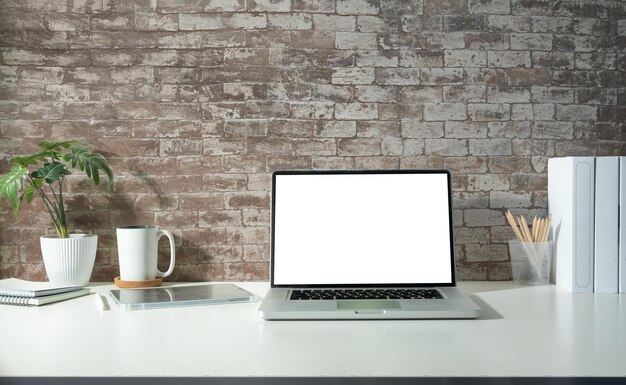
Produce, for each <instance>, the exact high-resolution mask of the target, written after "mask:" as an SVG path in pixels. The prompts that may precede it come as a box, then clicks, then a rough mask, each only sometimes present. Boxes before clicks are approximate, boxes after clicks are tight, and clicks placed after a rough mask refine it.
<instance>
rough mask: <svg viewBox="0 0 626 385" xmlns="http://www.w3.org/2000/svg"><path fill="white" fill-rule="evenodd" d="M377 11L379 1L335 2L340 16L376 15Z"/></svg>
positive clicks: (344, 0)
mask: <svg viewBox="0 0 626 385" xmlns="http://www.w3.org/2000/svg"><path fill="white" fill-rule="evenodd" d="M379 11H380V2H379V0H373V1H368V0H337V13H338V14H340V15H377V14H378V12H379Z"/></svg>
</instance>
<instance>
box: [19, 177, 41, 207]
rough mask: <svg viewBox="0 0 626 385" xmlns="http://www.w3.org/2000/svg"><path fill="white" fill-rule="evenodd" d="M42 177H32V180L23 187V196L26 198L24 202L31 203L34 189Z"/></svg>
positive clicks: (39, 183)
mask: <svg viewBox="0 0 626 385" xmlns="http://www.w3.org/2000/svg"><path fill="white" fill-rule="evenodd" d="M42 184H43V179H33V182H32V183H31V184H29V185H28V186H26V187H25V188H24V195H23V197H24V198H26V202H28V203H31V202H32V201H33V195H34V193H35V191H36V190H37V189H38V188H39V187H41V185H42Z"/></svg>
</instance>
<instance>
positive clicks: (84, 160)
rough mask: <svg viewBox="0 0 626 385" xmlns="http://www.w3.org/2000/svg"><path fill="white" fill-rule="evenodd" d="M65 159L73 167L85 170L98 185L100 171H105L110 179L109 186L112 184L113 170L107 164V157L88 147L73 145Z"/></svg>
mask: <svg viewBox="0 0 626 385" xmlns="http://www.w3.org/2000/svg"><path fill="white" fill-rule="evenodd" d="M63 160H65V161H66V162H68V163H69V164H70V165H71V167H72V168H76V167H78V168H79V169H80V170H81V171H84V172H85V174H87V176H88V177H89V178H90V179H91V180H93V182H94V183H95V184H96V185H99V184H100V171H102V172H104V173H105V174H106V176H107V178H108V179H109V187H111V186H112V184H113V172H112V171H111V169H110V168H109V166H107V165H106V163H105V162H106V159H104V157H103V156H102V155H100V154H98V153H94V152H91V150H90V149H89V148H88V147H85V146H80V145H77V146H72V147H71V148H70V153H69V154H66V155H65V156H64V157H63Z"/></svg>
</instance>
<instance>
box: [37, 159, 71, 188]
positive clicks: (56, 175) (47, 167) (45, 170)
mask: <svg viewBox="0 0 626 385" xmlns="http://www.w3.org/2000/svg"><path fill="white" fill-rule="evenodd" d="M70 174H71V172H70V171H69V170H68V169H67V167H66V166H65V165H64V164H62V163H58V162H52V163H45V164H44V165H43V166H42V167H41V168H40V169H39V170H36V171H33V172H32V173H31V174H30V176H31V177H32V178H33V179H35V180H36V179H43V180H44V181H45V182H46V183H47V184H52V183H54V182H56V181H58V180H59V179H61V178H63V177H64V176H66V175H70Z"/></svg>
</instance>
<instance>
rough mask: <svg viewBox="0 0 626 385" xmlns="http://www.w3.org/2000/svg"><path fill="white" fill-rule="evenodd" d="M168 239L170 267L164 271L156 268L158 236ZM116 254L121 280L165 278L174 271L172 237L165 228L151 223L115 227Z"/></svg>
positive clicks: (174, 252) (174, 255)
mask: <svg viewBox="0 0 626 385" xmlns="http://www.w3.org/2000/svg"><path fill="white" fill-rule="evenodd" d="M164 235H165V236H167V238H168V239H169V241H170V250H171V252H170V267H169V268H168V269H167V271H166V272H165V273H163V272H161V271H159V270H158V269H157V257H158V253H157V249H158V243H159V238H161V237H162V236H164ZM117 254H118V257H119V261H120V279H121V280H123V281H148V280H151V279H155V278H158V277H162V278H165V277H167V276H168V275H170V274H172V271H174V263H175V261H176V251H175V247H174V237H173V236H172V233H170V232H169V231H167V230H162V229H159V228H158V227H156V226H151V225H138V226H122V227H118V228H117Z"/></svg>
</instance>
